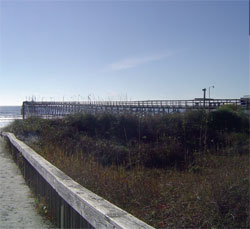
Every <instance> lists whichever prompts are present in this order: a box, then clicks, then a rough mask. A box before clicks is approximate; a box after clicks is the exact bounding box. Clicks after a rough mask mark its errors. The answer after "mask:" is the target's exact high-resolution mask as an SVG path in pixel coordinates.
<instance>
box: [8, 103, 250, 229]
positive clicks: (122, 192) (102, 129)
mask: <svg viewBox="0 0 250 229" xmlns="http://www.w3.org/2000/svg"><path fill="white" fill-rule="evenodd" d="M7 130H8V131H10V132H13V133H14V134H16V135H17V136H18V137H19V138H20V139H22V140H24V141H26V142H27V143H28V144H30V145H31V146H32V147H33V148H34V149H35V150H36V151H37V152H39V153H40V154H41V155H43V156H44V157H45V158H46V159H47V160H49V161H51V162H52V163H54V164H55V165H56V166H57V167H59V168H60V169H62V170H63V171H64V172H65V173H67V174H68V175H70V176H71V177H72V178H73V179H75V180H76V181H77V182H79V183H80V184H82V185H83V186H85V187H87V188H89V189H90V190H92V191H93V192H95V193H97V194H99V195H101V196H102V197H104V198H106V199H108V200H109V201H111V202H112V203H114V204H116V205H118V206H120V207H121V208H123V209H124V210H126V211H128V212H130V213H132V214H133V215H135V216H136V217H138V218H140V219H142V220H143V221H145V222H147V223H149V224H150V225H152V226H154V227H157V228H163V227H229V228H230V227H231V228H240V227H249V224H250V220H249V158H248V154H249V117H248V116H247V115H246V114H245V113H244V112H243V111H240V110H236V109H235V107H233V106H225V107H222V108H220V109H219V110H217V111H213V112H210V113H206V112H204V111H202V110H198V111H192V112H185V113H173V114H165V115H159V116H144V117H138V116H132V115H128V114H126V115H120V116H117V115H112V114H100V115H96V116H94V115H91V114H76V115H72V116H68V117H65V118H63V119H56V120H44V119H40V118H30V119H26V120H17V121H15V122H14V123H13V124H12V125H11V126H9V127H7Z"/></svg>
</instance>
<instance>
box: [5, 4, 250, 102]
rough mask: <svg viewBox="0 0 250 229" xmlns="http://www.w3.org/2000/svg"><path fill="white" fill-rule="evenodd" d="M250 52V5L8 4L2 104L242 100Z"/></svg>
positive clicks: (248, 90) (247, 89) (246, 88)
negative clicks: (30, 101)
mask: <svg viewBox="0 0 250 229" xmlns="http://www.w3.org/2000/svg"><path fill="white" fill-rule="evenodd" d="M249 44H250V36H249V1H248V0H235V1H234V0H218V1H214V0H207V1H205V0H190V1H188V0H187V1H184V0H165V1H164V0H161V1H158V0H154V1H153V0H152V1H150V0H137V1H136V0H134V1H132V0H127V1H120V0H117V1H108V0H99V1H97V0H92V1H86V0H71V1H69V0H54V1H53V0H51V1H48V0H0V105H21V104H22V102H23V101H24V100H30V99H32V98H33V99H35V100H39V101H82V100H84V101H86V100H155V99H169V100H171V99H194V98H198V97H202V96H203V92H202V89H203V88H207V92H208V91H210V97H211V98H221V99H224V98H231V99H234V98H240V97H242V96H243V95H249V94H250V84H249V71H250V69H249V51H250V48H249ZM212 86H214V87H212ZM207 96H208V93H207Z"/></svg>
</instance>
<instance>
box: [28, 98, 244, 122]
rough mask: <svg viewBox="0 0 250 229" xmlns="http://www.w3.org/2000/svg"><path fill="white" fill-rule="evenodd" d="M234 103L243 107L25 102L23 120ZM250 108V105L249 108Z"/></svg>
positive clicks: (194, 105)
mask: <svg viewBox="0 0 250 229" xmlns="http://www.w3.org/2000/svg"><path fill="white" fill-rule="evenodd" d="M228 104H234V105H235V106H236V107H242V102H241V100H240V99H206V100H203V99H198V100H197V99H194V100H144V101H88V102H34V101H29V102H28V101H25V102H23V117H24V118H26V117H30V116H42V117H62V116H65V115H68V114H73V113H78V112H87V113H102V112H109V113H126V112H129V113H137V114H146V113H148V114H159V113H171V112H176V111H183V110H190V109H206V110H213V109H217V108H218V107H220V106H222V105H228ZM246 109H249V106H247V107H246Z"/></svg>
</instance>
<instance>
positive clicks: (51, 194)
mask: <svg viewBox="0 0 250 229" xmlns="http://www.w3.org/2000/svg"><path fill="white" fill-rule="evenodd" d="M2 135H3V136H5V137H7V138H8V140H9V142H10V145H11V149H12V150H11V151H12V154H13V158H14V160H15V161H16V162H18V163H19V164H21V166H20V167H21V170H22V173H23V175H24V178H25V179H26V181H27V183H28V184H30V185H31V187H32V189H33V190H34V191H35V193H36V195H37V196H39V197H40V198H41V197H43V198H45V199H46V202H47V203H48V204H49V209H51V212H52V213H53V216H54V217H55V219H56V226H57V227H58V228H112V229H114V228H126V229H132V228H133V229H150V228H152V227H151V226H149V225H147V224H146V223H144V222H142V221H140V220H139V219H137V218H135V217H134V216H132V215H131V214H129V213H127V212H125V211H124V210H122V209H120V208H118V207H117V206H115V205H113V204H111V203H110V202H108V201H106V200H105V199H103V198H101V197H100V196H97V195H96V194H94V193H93V192H91V191H89V190H87V189H86V188H84V187H82V186H81V185H79V184H78V183H76V182H75V181H73V180H72V179H71V178H70V177H68V176H67V175H66V174H64V173H63V172H62V171H60V170H59V169H58V168H56V167H55V166H53V165H52V164H51V163H49V162H48V161H46V160H45V159H44V158H42V157H41V156H40V155H38V154H37V153H36V152H35V151H34V150H32V149H31V148H30V147H29V146H27V145H26V144H24V143H23V142H21V141H20V140H18V139H17V138H16V137H15V136H14V135H13V134H12V133H2Z"/></svg>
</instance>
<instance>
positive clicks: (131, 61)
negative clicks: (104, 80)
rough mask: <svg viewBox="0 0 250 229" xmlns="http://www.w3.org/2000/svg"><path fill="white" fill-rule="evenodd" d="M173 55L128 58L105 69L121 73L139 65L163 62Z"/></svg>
mask: <svg viewBox="0 0 250 229" xmlns="http://www.w3.org/2000/svg"><path fill="white" fill-rule="evenodd" d="M171 55H172V53H167V54H158V55H151V56H143V57H136V58H127V59H123V60H120V61H117V62H114V63H112V64H109V65H107V66H106V67H105V68H104V71H120V70H124V69H129V68H134V67H136V66H138V65H142V64H146V63H149V62H153V61H157V60H161V59H164V58H166V57H168V56H171Z"/></svg>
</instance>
